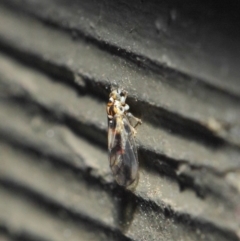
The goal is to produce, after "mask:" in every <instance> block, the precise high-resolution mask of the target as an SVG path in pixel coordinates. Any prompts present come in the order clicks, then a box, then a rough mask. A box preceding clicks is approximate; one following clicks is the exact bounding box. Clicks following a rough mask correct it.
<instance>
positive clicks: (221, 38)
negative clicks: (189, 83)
mask: <svg viewBox="0 0 240 241" xmlns="http://www.w3.org/2000/svg"><path fill="white" fill-rule="evenodd" d="M3 3H4V4H5V5H6V6H9V7H11V8H15V9H17V10H18V11H19V10H20V9H21V10H22V11H24V12H25V13H28V14H30V15H32V16H34V17H36V18H39V19H41V21H44V22H47V23H50V24H54V25H55V26H59V27H60V28H63V29H67V30H68V31H70V32H72V35H73V36H75V37H76V36H77V35H78V33H82V34H83V35H85V36H87V37H90V38H92V39H94V40H95V41H96V42H98V43H101V42H102V43H106V44H107V46H109V47H110V48H112V49H114V48H115V51H116V50H118V51H119V52H123V54H124V55H125V56H127V55H128V56H131V58H132V59H135V60H136V61H137V62H139V63H143V65H144V64H146V65H147V67H149V63H148V62H151V63H152V64H154V65H156V66H159V65H160V66H161V65H166V66H168V67H171V68H173V69H178V70H180V71H182V72H184V73H188V74H190V76H192V77H196V76H198V77H199V78H200V79H201V82H202V81H204V82H206V83H208V84H210V85H212V86H217V87H220V88H221V89H223V90H228V91H230V92H231V93H235V94H236V95H238V96H239V94H240V89H239V87H238V79H239V73H238V64H237V63H238V62H239V56H238V54H237V49H238V47H239V36H237V35H236V34H235V35H234V36H233V33H234V32H235V31H237V30H238V27H239V26H238V24H237V23H238V20H236V19H239V18H238V17H237V16H238V13H237V7H233V6H234V4H235V5H236V6H238V4H237V3H236V2H235V3H234V1H231V3H229V1H222V2H221V4H218V6H214V4H209V3H208V2H206V1H205V2H202V1H196V2H194V4H193V3H192V2H190V3H186V4H179V3H178V2H177V1H175V0H172V1H170V2H169V1H168V2H165V1H163V2H161V3H159V2H155V1H147V2H138V1H132V2H130V3H129V2H125V1H115V2H114V4H113V3H112V2H111V1H105V2H96V1H87V2H86V1H65V0H62V1H60V2H59V1H56V0H52V1H47V0H45V1H34V2H32V1H29V0H28V1H25V4H24V5H23V4H21V3H19V2H18V1H16V0H10V1H8V0H7V1H6V0H5V1H3ZM136 6H137V7H136ZM220 6H221V7H222V8H224V9H225V10H226V11H225V12H224V14H219V12H220V11H218V7H220ZM132 13H134V14H132ZM123 19H124V21H123ZM216 24H217V28H216ZM229 29H230V30H231V31H229ZM118 51H116V52H118ZM186 53H187V54H186ZM149 60H150V61H149ZM150 65H151V64H150ZM226 79H228V81H227V82H226V81H225V80H226Z"/></svg>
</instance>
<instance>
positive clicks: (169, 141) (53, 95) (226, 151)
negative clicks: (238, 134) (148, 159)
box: [0, 56, 240, 173]
mask: <svg viewBox="0 0 240 241" xmlns="http://www.w3.org/2000/svg"><path fill="white" fill-rule="evenodd" d="M0 57H1V56H0ZM0 63H1V65H0V69H1V85H2V87H1V86H0V88H1V89H2V90H3V91H5V92H6V91H7V92H8V97H10V96H12V97H15V98H23V99H25V101H29V103H33V104H34V105H37V106H40V107H41V108H43V109H44V110H47V111H48V113H51V115H52V117H54V116H55V118H56V119H57V120H58V121H60V122H62V123H63V124H65V125H67V126H69V127H71V125H73V126H72V130H73V131H74V132H76V133H78V132H80V133H82V132H86V131H87V133H84V134H85V135H88V136H90V137H91V139H92V140H94V139H97V140H98V141H100V142H101V145H102V146H103V147H104V148H105V146H107V144H106V143H107V140H106V137H107V135H106V129H107V121H106V113H105V103H104V102H100V101H99V100H98V99H94V98H92V97H91V96H88V95H79V94H78V93H77V92H76V91H75V90H73V89H72V88H69V87H68V86H65V85H63V84H61V83H58V82H54V79H52V78H50V77H48V76H45V75H44V74H42V73H41V72H36V71H34V70H31V69H29V68H26V67H24V66H23V65H19V64H18V63H17V62H14V61H12V60H11V59H9V60H7V57H6V56H2V57H1V58H0ZM3 91H2V92H3ZM0 115H1V114H0ZM6 117H7V116H3V118H6ZM143 120H144V119H143ZM6 121H7V120H6ZM84 126H85V127H88V128H87V129H85V128H84ZM91 129H92V131H91ZM93 130H97V132H98V133H99V134H100V136H99V135H98V138H96V133H94V131H93ZM137 140H138V143H139V145H140V148H141V149H143V150H149V151H150V152H152V153H156V154H159V155H162V156H166V157H168V158H169V159H172V160H174V161H175V162H176V163H177V162H179V163H180V164H181V163H182V162H183V163H188V164H189V165H192V166H196V167H201V166H202V167H206V168H207V167H209V168H210V169H213V170H215V171H216V172H218V173H226V172H227V171H228V170H232V169H234V168H239V165H240V162H239V160H238V156H239V151H238V150H237V149H235V148H231V147H227V146H226V147H224V146H220V147H219V148H213V147H211V146H209V147H208V148H207V147H206V146H204V145H201V144H199V143H195V142H193V141H192V140H189V139H183V138H182V137H179V136H178V135H174V133H173V134H172V133H169V132H168V131H167V130H164V129H161V128H156V127H155V126H152V125H150V124H149V123H144V124H143V125H142V126H140V127H139V128H138V134H137ZM216 160H217V161H216Z"/></svg>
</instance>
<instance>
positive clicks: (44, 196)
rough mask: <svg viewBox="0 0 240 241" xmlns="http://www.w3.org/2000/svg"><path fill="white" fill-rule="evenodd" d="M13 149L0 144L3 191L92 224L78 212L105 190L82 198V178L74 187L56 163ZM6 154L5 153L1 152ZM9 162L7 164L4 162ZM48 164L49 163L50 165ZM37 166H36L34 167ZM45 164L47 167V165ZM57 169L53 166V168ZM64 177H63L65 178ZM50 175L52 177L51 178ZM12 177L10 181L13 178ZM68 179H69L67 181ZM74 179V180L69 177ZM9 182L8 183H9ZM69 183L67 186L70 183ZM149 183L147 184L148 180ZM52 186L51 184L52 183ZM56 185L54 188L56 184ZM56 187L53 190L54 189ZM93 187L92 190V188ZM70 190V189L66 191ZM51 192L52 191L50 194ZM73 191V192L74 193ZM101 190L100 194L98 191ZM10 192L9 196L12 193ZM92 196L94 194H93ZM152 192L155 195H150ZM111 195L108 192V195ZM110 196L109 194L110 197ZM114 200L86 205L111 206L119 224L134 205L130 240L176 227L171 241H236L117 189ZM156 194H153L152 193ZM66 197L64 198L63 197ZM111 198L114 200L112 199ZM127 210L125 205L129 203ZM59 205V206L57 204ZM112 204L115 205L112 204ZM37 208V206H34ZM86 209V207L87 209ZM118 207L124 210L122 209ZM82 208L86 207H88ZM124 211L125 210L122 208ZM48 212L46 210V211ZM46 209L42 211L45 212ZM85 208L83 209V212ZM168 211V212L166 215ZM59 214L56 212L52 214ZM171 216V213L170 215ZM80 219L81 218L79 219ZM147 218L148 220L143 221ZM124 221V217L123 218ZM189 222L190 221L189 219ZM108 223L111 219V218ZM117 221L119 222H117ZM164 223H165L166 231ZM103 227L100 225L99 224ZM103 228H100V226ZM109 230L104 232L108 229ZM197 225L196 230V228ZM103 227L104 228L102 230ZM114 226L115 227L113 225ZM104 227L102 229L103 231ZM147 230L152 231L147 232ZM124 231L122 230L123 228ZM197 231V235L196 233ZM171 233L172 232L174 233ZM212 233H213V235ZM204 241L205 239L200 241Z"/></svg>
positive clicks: (128, 232) (225, 233)
mask: <svg viewBox="0 0 240 241" xmlns="http://www.w3.org/2000/svg"><path fill="white" fill-rule="evenodd" d="M12 148H14V147H10V146H9V145H6V144H3V143H1V153H5V155H4V156H3V159H1V166H3V167H4V168H3V169H2V172H0V180H1V185H3V186H4V187H5V188H7V189H9V188H10V190H12V191H13V193H14V195H15V196H17V199H19V198H21V195H19V194H20V193H19V192H24V196H26V197H29V198H30V199H32V198H34V199H33V201H34V200H35V201H34V202H37V203H38V202H40V203H39V205H40V207H41V206H42V205H44V206H46V205H48V206H49V205H50V206H52V207H55V208H57V209H59V208H62V209H64V210H65V212H66V215H67V216H69V215H70V216H69V217H71V216H72V215H73V216H74V217H75V216H76V217H81V216H83V217H86V218H87V219H86V220H88V222H91V220H94V219H96V215H94V214H93V212H89V211H88V213H86V212H85V211H83V209H82V208H81V205H85V204H84V199H86V200H89V195H91V193H92V195H98V194H97V193H99V191H100V192H102V191H103V192H106V191H107V189H106V188H104V187H103V186H102V187H101V185H100V186H99V185H92V184H90V185H91V186H92V187H90V189H91V190H90V192H89V193H85V194H86V196H85V195H84V193H83V192H80V191H84V190H83V189H82V188H81V187H82V185H85V184H84V182H85V181H84V180H83V179H81V174H80V173H79V175H78V176H77V175H74V176H75V178H73V179H75V180H76V181H77V183H76V184H75V185H73V182H72V181H71V176H72V174H71V172H69V170H66V169H65V168H63V169H62V168H60V169H59V167H60V166H59V165H56V163H55V162H53V163H52V162H51V161H50V160H47V159H46V158H43V157H37V156H36V155H35V154H34V155H33V154H30V153H29V152H25V151H24V152H23V151H21V150H19V149H15V150H14V152H13V151H12ZM3 150H5V151H4V152H2V151H3ZM6 159H8V160H9V162H8V161H4V160H6ZM49 161H50V162H49ZM14 162H16V164H17V166H18V168H17V169H16V168H14V165H13V164H14ZM36 163H38V164H37V165H36ZM47 163H48V164H47ZM55 165H56V166H55ZM54 166H55V167H54ZM29 171H31V172H32V173H34V174H35V175H36V177H38V178H37V179H36V181H34V180H32V178H31V177H30V176H28V175H27V173H29ZM64 173H65V174H64ZM51 174H52V175H51ZM12 177H13V178H12ZM69 177H70V178H69ZM72 177H73V176H72ZM9 178H10V179H9ZM69 180H70V182H69ZM148 181H149V180H148ZM46 182H47V183H49V184H48V186H46ZM52 182H53V183H52ZM54 183H55V184H57V183H58V184H57V185H55V184H54ZM54 185H55V186H54ZM76 185H77V186H78V187H79V188H76V190H77V189H78V190H79V192H75V193H74V192H71V190H70V189H73V188H74V187H76ZM94 186H95V187H94ZM69 187H70V189H69ZM51 189H52V191H51ZM63 190H65V194H64V193H63ZM76 190H75V191H76ZM101 190H102V191H101ZM12 191H11V192H12ZM94 192H95V194H94ZM153 192H155V191H153ZM110 193H111V191H110ZM110 193H109V194H110ZM109 194H107V193H106V194H103V196H106V195H107V196H108V195H109ZM113 194H114V196H115V197H114V196H112V198H110V199H109V198H107V199H108V200H109V201H110V202H112V204H111V203H109V204H107V202H108V201H107V202H105V203H104V204H103V203H102V204H101V203H99V201H100V200H101V202H103V201H104V200H102V199H97V200H94V197H93V196H92V197H91V198H93V200H89V204H88V205H92V204H93V203H90V202H95V204H94V206H93V208H94V209H96V210H97V209H98V208H99V205H100V206H101V205H104V206H106V207H105V208H109V207H111V206H114V208H115V209H116V210H115V212H113V213H112V211H110V210H109V211H110V212H109V214H110V213H112V214H113V215H114V213H115V215H116V212H120V213H119V214H118V215H120V216H118V218H119V220H120V221H121V220H122V218H123V217H122V215H123V213H124V212H127V213H128V216H129V211H130V210H129V208H130V206H131V202H134V203H135V208H136V209H134V210H132V212H133V213H132V217H130V218H131V219H130V220H126V219H125V220H122V221H125V222H128V226H127V227H125V229H123V230H125V231H124V233H125V234H126V235H127V236H129V237H131V238H132V239H133V240H138V237H139V238H140V237H143V236H149V235H150V236H149V237H151V240H152V239H156V238H157V237H159V235H162V236H163V237H165V236H166V235H167V233H172V232H171V229H175V226H178V232H177V233H175V234H173V237H172V239H174V238H176V237H174V235H178V236H179V237H182V238H183V239H186V238H187V237H191V240H198V239H199V235H200V234H203V233H204V235H205V236H206V237H207V240H209V238H210V240H211V238H213V239H214V238H217V237H218V238H220V237H221V238H220V240H225V239H226V238H227V239H226V240H229V239H230V240H235V238H234V234H233V233H231V232H229V231H227V230H224V229H223V230H221V229H219V228H217V227H215V225H216V224H214V223H205V222H204V221H203V220H202V221H201V222H200V223H198V221H197V220H196V219H195V218H194V219H192V220H191V225H189V221H188V222H187V223H185V221H184V219H183V218H181V217H180V216H178V215H177V214H174V213H169V212H170V210H169V209H168V208H167V206H165V208H164V206H163V207H161V208H160V209H159V208H158V207H157V206H156V207H154V206H155V205H154V204H153V203H152V205H151V204H150V205H149V203H148V201H147V200H146V201H144V200H141V199H139V200H138V201H136V200H135V201H134V199H132V201H131V200H130V199H129V200H128V201H127V200H125V198H126V196H127V195H126V194H127V193H124V192H123V193H122V194H121V189H118V190H117V189H116V190H115V191H114V192H113ZM155 194H156V192H155ZM64 196H65V197H64ZM113 197H114V198H113ZM121 199H123V201H124V203H122V204H121ZM129 201H130V203H128V205H130V206H129V207H128V206H127V204H126V202H129ZM189 201H190V200H189ZM58 203H59V204H58ZM114 203H115V204H114ZM36 205H37V206H39V205H38V204H36ZM88 205H87V206H88ZM121 205H123V206H122V208H123V209H121ZM87 206H86V205H85V207H87ZM124 207H125V208H124ZM46 208H47V207H46ZM46 208H45V209H46ZM87 210H88V208H86V211H87ZM168 210H169V211H168ZM99 211H104V210H98V212H99ZM55 212H56V213H58V212H59V211H55ZM173 212H174V211H173ZM79 215H80V216H79ZM146 215H147V216H148V219H146ZM104 217H105V215H104ZM125 218H126V217H125ZM188 218H190V217H188ZM100 219H101V216H99V217H98V218H97V219H96V221H97V223H99V225H98V226H99V227H100V228H101V227H102V228H103V229H104V230H105V229H107V230H108V229H109V228H110V229H112V230H113V231H114V230H115V228H116V227H115V228H114V227H113V226H112V224H111V222H110V223H109V222H106V220H105V221H104V219H102V220H100ZM110 219H111V218H110ZM119 220H118V221H119ZM96 221H94V222H96ZM166 222H167V223H168V225H167V227H166ZM101 223H102V224H101ZM101 225H102V226H101ZM106 225H107V226H108V225H110V226H109V228H107V226H106ZM118 225H120V227H121V223H120V222H119V223H118ZM195 225H196V226H195ZM105 226H106V227H105ZM114 226H115V225H114ZM104 227H105V228H104ZM148 227H151V229H150V230H149V229H148ZM122 228H123V227H122ZM196 228H197V230H199V231H197V232H196ZM173 233H174V232H173ZM212 233H214V234H213V235H212ZM203 240H204V239H203Z"/></svg>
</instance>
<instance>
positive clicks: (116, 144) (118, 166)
mask: <svg viewBox="0 0 240 241" xmlns="http://www.w3.org/2000/svg"><path fill="white" fill-rule="evenodd" d="M108 151H109V161H110V167H111V169H112V172H113V175H114V176H115V179H116V181H117V183H118V184H119V185H122V186H128V185H130V184H131V183H133V181H134V180H135V179H136V178H137V175H138V158H137V150H136V145H135V140H134V136H133V127H132V126H131V125H130V123H129V121H128V119H127V117H126V116H124V115H123V116H118V115H116V116H114V118H112V119H111V120H109V128H108Z"/></svg>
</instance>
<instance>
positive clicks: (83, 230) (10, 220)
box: [0, 182, 129, 241]
mask: <svg viewBox="0 0 240 241" xmlns="http://www.w3.org/2000/svg"><path fill="white" fill-rule="evenodd" d="M13 188H14V187H13ZM14 190H15V192H14ZM0 193H1V202H0V210H1V214H0V220H4V222H5V223H6V224H7V226H8V227H9V228H10V229H12V230H13V231H14V232H16V233H21V232H29V233H32V234H34V236H36V237H42V238H43V239H46V240H59V241H60V240H66V238H67V239H68V240H91V239H93V240H124V241H127V240H129V239H127V238H124V237H123V236H122V235H121V234H120V235H117V234H114V233H113V232H112V231H111V230H109V232H108V233H107V232H106V230H104V229H103V228H101V227H97V226H96V225H94V224H93V223H89V222H86V220H81V219H80V218H77V217H75V218H74V217H73V216H71V215H70V214H69V213H68V212H66V211H65V210H64V209H61V208H55V207H53V206H52V207H48V206H46V205H44V202H42V203H41V202H37V203H36V202H35V201H34V194H33V196H31V195H30V196H27V195H25V194H22V195H19V191H17V190H16V189H12V188H9V187H8V185H5V184H4V183H2V182H1V189H0ZM33 220H34V221H33Z"/></svg>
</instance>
